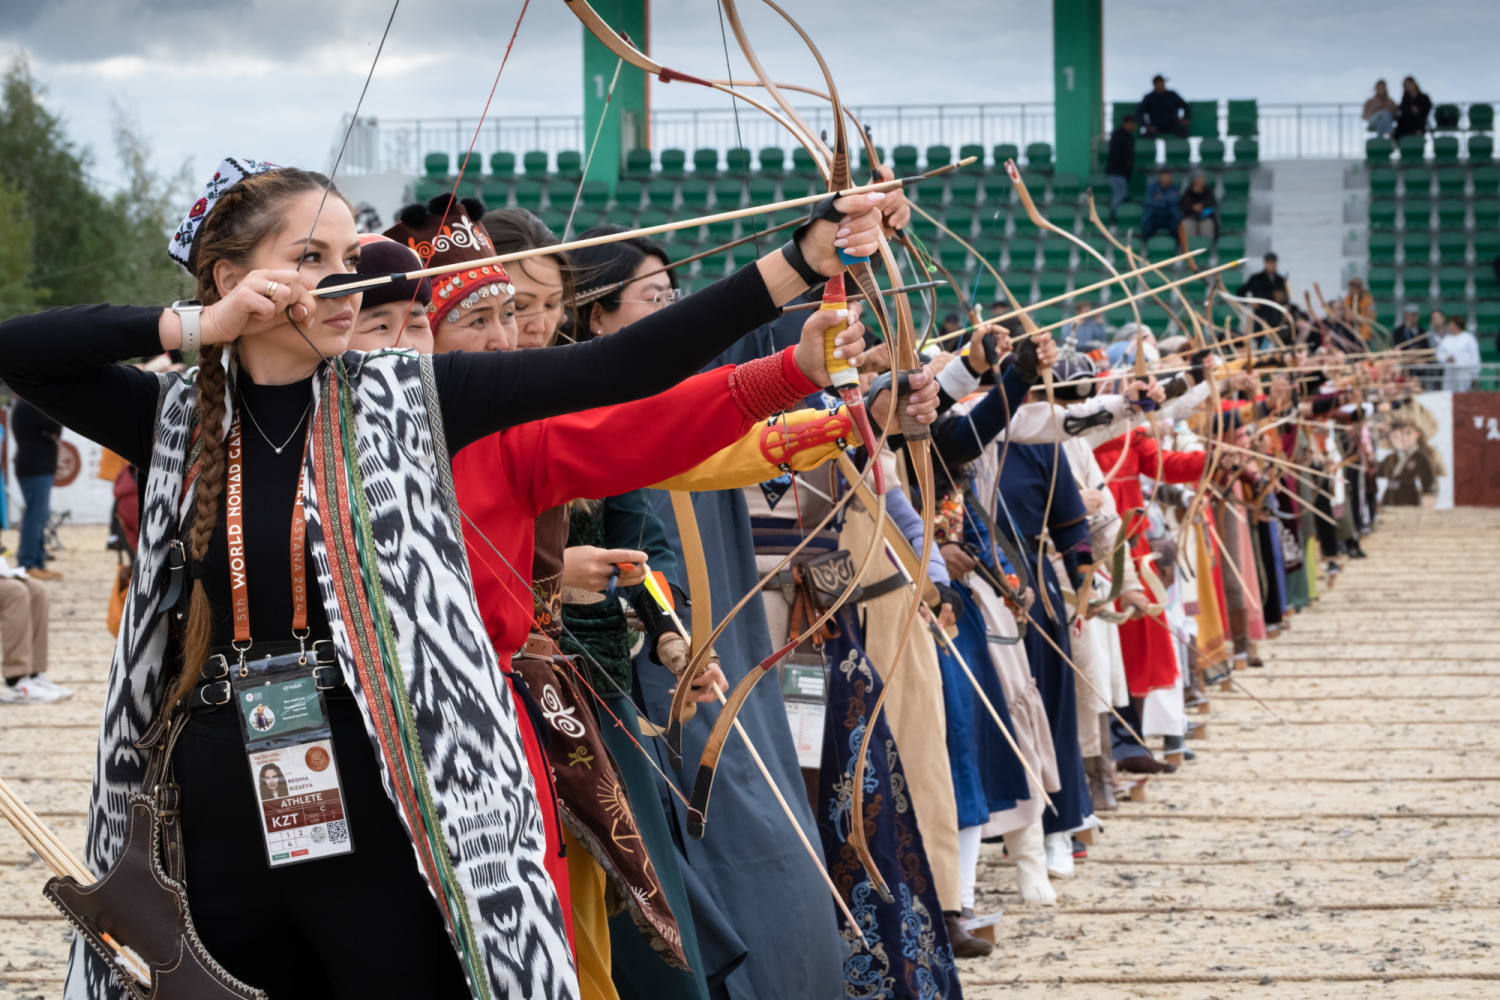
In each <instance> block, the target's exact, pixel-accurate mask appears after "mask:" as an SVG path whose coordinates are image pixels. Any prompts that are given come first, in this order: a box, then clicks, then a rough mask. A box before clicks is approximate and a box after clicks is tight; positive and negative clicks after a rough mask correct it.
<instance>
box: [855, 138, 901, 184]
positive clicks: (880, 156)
mask: <svg viewBox="0 0 1500 1000" xmlns="http://www.w3.org/2000/svg"><path fill="white" fill-rule="evenodd" d="M875 159H877V160H879V161H880V162H881V163H882V164H884V165H886V166H890V163H889V161H887V160H886V158H885V147H884V146H876V147H875ZM859 168H860V169H861V170H863V171H864V172H865V173H867V174H869V173H873V172H874V169H875V168H874V165H873V164H871V163H870V150H869V149H868V148H867V147H866V146H865V145H864V143H860V145H859ZM910 172H911V171H907V173H910ZM896 176H898V177H900V176H902V171H900V170H897V171H896Z"/></svg>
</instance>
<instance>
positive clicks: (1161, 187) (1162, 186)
mask: <svg viewBox="0 0 1500 1000" xmlns="http://www.w3.org/2000/svg"><path fill="white" fill-rule="evenodd" d="M1181 200H1182V194H1181V192H1180V191H1178V190H1177V185H1176V183H1174V182H1173V180H1172V171H1170V170H1163V171H1162V172H1161V173H1159V174H1157V175H1156V180H1154V181H1152V182H1151V183H1150V184H1149V185H1147V186H1146V211H1145V214H1144V215H1142V216H1141V239H1143V240H1149V239H1150V238H1151V237H1152V236H1154V235H1155V234H1156V233H1158V232H1162V231H1166V232H1169V233H1176V232H1177V226H1178V224H1179V223H1181V222H1182V209H1181V208H1179V207H1178V202H1180V201H1181Z"/></svg>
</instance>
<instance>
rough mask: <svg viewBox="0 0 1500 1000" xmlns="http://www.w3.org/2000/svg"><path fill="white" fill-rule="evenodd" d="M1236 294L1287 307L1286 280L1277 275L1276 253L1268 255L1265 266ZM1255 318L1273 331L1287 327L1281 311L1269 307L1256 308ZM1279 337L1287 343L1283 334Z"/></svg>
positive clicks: (1260, 306)
mask: <svg viewBox="0 0 1500 1000" xmlns="http://www.w3.org/2000/svg"><path fill="white" fill-rule="evenodd" d="M1234 294H1236V295H1249V296H1253V297H1254V298H1257V299H1266V300H1268V301H1270V302H1276V303H1279V304H1281V305H1283V306H1284V305H1286V303H1287V292H1286V278H1285V277H1283V276H1282V275H1280V274H1277V273H1276V255H1275V254H1274V253H1268V254H1266V256H1265V266H1264V267H1262V268H1261V270H1259V271H1257V272H1256V273H1254V274H1252V275H1251V276H1250V280H1249V281H1247V282H1245V283H1244V284H1243V285H1241V286H1240V287H1239V291H1237V292H1235V293H1234ZM1255 316H1256V318H1257V319H1259V320H1260V321H1261V323H1264V324H1265V325H1266V326H1267V327H1269V328H1271V329H1272V330H1277V331H1280V330H1281V328H1282V327H1284V326H1285V325H1286V324H1285V320H1284V319H1283V317H1282V315H1281V311H1280V310H1278V309H1276V308H1274V307H1272V306H1269V305H1258V306H1256V307H1255ZM1259 328H1260V327H1259V324H1257V329H1259ZM1277 337H1278V338H1280V339H1281V340H1282V341H1283V342H1284V341H1285V337H1284V336H1283V334H1282V333H1281V332H1278V333H1277Z"/></svg>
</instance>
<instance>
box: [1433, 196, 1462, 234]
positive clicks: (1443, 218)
mask: <svg viewBox="0 0 1500 1000" xmlns="http://www.w3.org/2000/svg"><path fill="white" fill-rule="evenodd" d="M1437 213H1438V225H1439V226H1440V227H1442V228H1443V229H1448V228H1450V227H1452V228H1458V229H1462V228H1463V227H1464V225H1465V224H1466V223H1467V221H1468V217H1469V203H1468V202H1467V201H1465V200H1464V199H1462V198H1444V199H1442V200H1441V201H1439V202H1438V203H1437Z"/></svg>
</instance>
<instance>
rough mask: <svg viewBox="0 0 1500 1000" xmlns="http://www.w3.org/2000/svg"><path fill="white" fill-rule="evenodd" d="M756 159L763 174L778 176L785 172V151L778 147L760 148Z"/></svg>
mask: <svg viewBox="0 0 1500 1000" xmlns="http://www.w3.org/2000/svg"><path fill="white" fill-rule="evenodd" d="M757 158H758V159H759V160H760V172H761V173H763V174H775V175H778V176H779V175H781V174H782V173H784V172H785V171H786V150H784V149H782V148H781V147H780V146H762V147H761V150H760V153H759V155H758V157H757Z"/></svg>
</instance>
